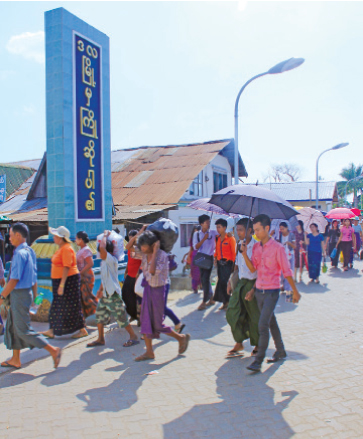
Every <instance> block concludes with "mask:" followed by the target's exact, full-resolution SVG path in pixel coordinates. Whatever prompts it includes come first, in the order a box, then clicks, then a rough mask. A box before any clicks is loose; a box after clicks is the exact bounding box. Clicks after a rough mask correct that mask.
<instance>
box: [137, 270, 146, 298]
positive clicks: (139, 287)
mask: <svg viewBox="0 0 363 439" xmlns="http://www.w3.org/2000/svg"><path fill="white" fill-rule="evenodd" d="M143 280H144V274H143V273H140V274H139V277H138V278H137V279H136V282H135V294H137V295H138V296H139V297H142V296H143V295H144V287H143V286H142V281H143Z"/></svg>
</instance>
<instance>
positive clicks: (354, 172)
mask: <svg viewBox="0 0 363 439" xmlns="http://www.w3.org/2000/svg"><path fill="white" fill-rule="evenodd" d="M362 173H363V166H362V165H355V164H354V163H350V164H349V166H348V167H346V168H343V169H342V172H341V173H340V174H339V175H340V176H341V177H343V178H344V180H346V181H349V180H352V179H353V178H356V177H360V176H361V175H362ZM358 191H360V192H361V194H362V191H363V178H362V179H359V180H356V181H351V182H350V183H349V184H348V186H347V194H351V193H352V192H353V205H354V207H357V201H358V199H357V192H358Z"/></svg>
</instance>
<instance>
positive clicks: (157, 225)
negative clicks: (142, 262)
mask: <svg viewBox="0 0 363 439" xmlns="http://www.w3.org/2000/svg"><path fill="white" fill-rule="evenodd" d="M147 230H150V231H151V232H154V233H155V235H156V236H157V237H158V239H159V240H160V248H161V250H164V252H167V253H169V252H171V250H172V249H173V246H174V244H175V243H176V241H177V239H178V236H179V229H178V227H177V226H176V224H174V223H173V222H172V221H171V220H170V219H167V218H160V219H158V220H157V221H155V222H154V223H152V224H150V225H149V226H148V227H147Z"/></svg>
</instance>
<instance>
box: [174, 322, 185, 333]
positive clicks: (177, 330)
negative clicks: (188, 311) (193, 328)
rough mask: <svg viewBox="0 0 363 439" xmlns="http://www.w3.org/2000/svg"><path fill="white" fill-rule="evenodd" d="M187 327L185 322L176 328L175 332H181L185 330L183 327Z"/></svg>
mask: <svg viewBox="0 0 363 439" xmlns="http://www.w3.org/2000/svg"><path fill="white" fill-rule="evenodd" d="M184 328H185V325H184V323H183V324H182V325H181V326H180V328H179V329H176V330H175V332H177V333H178V334H181V333H182V332H183V329H184Z"/></svg>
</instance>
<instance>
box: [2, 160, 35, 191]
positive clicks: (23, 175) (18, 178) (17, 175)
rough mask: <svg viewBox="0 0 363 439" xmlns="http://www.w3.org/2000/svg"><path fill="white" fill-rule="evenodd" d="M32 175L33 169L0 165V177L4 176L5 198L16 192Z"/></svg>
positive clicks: (5, 164)
mask: <svg viewBox="0 0 363 439" xmlns="http://www.w3.org/2000/svg"><path fill="white" fill-rule="evenodd" d="M34 173H35V172H34V169H31V168H27V167H24V166H17V165H11V164H7V163H1V164H0V175H6V198H8V197H9V196H10V195H11V194H13V193H14V192H15V191H16V190H18V189H19V188H20V187H21V185H22V184H23V183H24V182H25V181H26V180H28V178H29V177H30V176H32V175H33V174H34Z"/></svg>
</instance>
